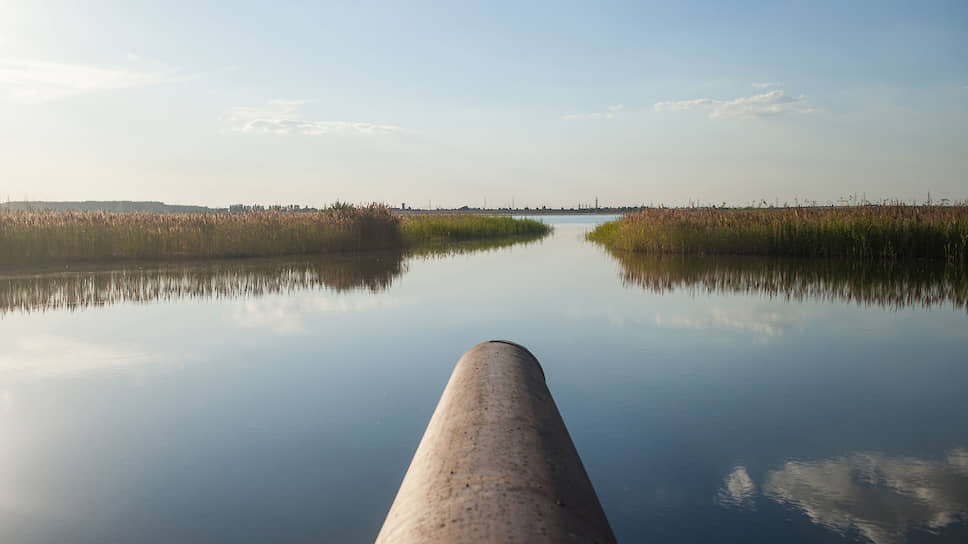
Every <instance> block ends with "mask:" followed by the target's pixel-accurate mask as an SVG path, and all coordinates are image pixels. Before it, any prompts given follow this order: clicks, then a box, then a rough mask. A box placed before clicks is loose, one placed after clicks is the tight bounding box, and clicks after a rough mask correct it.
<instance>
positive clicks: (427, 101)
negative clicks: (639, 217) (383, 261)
mask: <svg viewBox="0 0 968 544" xmlns="http://www.w3.org/2000/svg"><path fill="white" fill-rule="evenodd" d="M966 126H968V2H964V1H954V2H941V1H928V0H925V1H922V2H902V3H897V2H889V1H878V2H860V1H856V2H830V3H823V2H781V1H773V2H725V1H721V2H708V3H707V2H688V3H687V2H655V3H650V2H628V3H622V2H617V3H613V2H561V1H559V2H496V1H491V2H472V1H459V2H404V1H393V2H364V1H356V2H345V3H341V2H305V3H301V2H245V1H241V0H238V1H233V2H202V1H194V2H192V1H188V2H182V1H175V0H168V1H157V2H141V1H136V0H127V1H117V2H111V1H98V0H90V1H86V2H79V1H73V2H66V1H64V2H45V1H42V0H23V1H12V0H0V198H2V199H3V200H8V199H10V200H24V199H29V200H160V201H164V202H168V203H180V204H203V205H210V206H226V205H229V204H233V203H263V204H274V203H296V204H303V205H312V206H321V205H325V204H327V203H331V202H333V201H335V200H341V201H349V202H354V203H366V202H384V203H388V204H391V205H394V206H399V205H400V203H403V202H405V203H407V204H408V205H411V206H414V207H426V206H428V205H429V206H432V207H437V206H445V207H451V206H462V205H469V206H475V207H476V206H482V205H484V204H485V203H486V205H487V206H488V207H504V206H508V205H510V204H512V202H513V203H514V205H515V206H518V207H524V206H530V207H540V206H542V205H547V206H549V207H560V206H565V207H570V206H576V205H578V204H582V205H588V204H592V203H594V201H595V199H596V198H598V199H599V202H600V203H601V204H602V205H639V204H666V205H685V204H688V203H690V202H699V203H703V204H719V203H721V202H726V203H728V204H748V203H750V202H760V201H762V200H765V201H767V202H769V203H779V204H783V203H784V202H787V203H789V204H794V203H795V202H800V203H802V202H805V201H813V200H816V201H819V202H827V201H831V202H837V201H839V199H841V198H847V197H849V195H854V194H856V195H858V196H860V197H866V198H867V199H868V200H871V201H881V200H883V199H901V200H909V201H910V200H917V201H923V200H925V199H926V198H927V197H928V193H929V192H930V194H931V197H932V199H933V200H934V201H939V200H940V199H942V198H948V199H951V200H963V199H968V145H966V144H968V139H966V129H965V127H966Z"/></svg>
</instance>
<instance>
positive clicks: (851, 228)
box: [588, 206, 968, 264]
mask: <svg viewBox="0 0 968 544" xmlns="http://www.w3.org/2000/svg"><path fill="white" fill-rule="evenodd" d="M588 238H589V239H591V240H594V241H596V242H599V243H601V244H603V245H605V246H606V247H608V248H610V249H614V250H619V251H631V252H638V253H654V254H663V253H679V254H693V255H766V256H778V257H779V256H786V257H824V258H827V257H848V258H862V259H944V260H946V261H948V262H954V263H961V264H966V263H968V207H965V206H855V207H837V208H833V207H831V208H753V209H750V208H747V209H721V208H720V209H717V208H697V209H683V208H678V209H665V208H662V209H647V210H643V211H640V212H635V213H631V214H628V215H626V216H624V217H622V218H621V219H619V220H617V221H611V222H608V223H605V224H603V225H600V226H599V227H598V228H596V229H595V230H594V231H592V232H591V233H589V235H588Z"/></svg>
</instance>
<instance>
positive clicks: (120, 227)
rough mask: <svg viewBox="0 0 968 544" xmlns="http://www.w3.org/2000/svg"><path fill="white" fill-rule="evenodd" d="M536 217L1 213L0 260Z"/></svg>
mask: <svg viewBox="0 0 968 544" xmlns="http://www.w3.org/2000/svg"><path fill="white" fill-rule="evenodd" d="M548 232H550V227H548V226H547V225H545V224H544V223H541V222H539V221H533V220H525V219H512V218H509V217H491V216H439V215H433V216H430V215H427V216H408V217H404V218H401V217H399V216H397V215H394V214H393V213H392V212H391V210H390V209H389V208H387V207H385V206H381V205H369V206H362V207H355V206H347V205H338V206H334V207H331V208H329V209H326V210H323V211H321V212H316V213H285V212H274V211H268V212H253V213H244V214H154V213H103V212H80V213H74V212H67V213H56V212H2V213H0V265H43V264H66V263H102V262H118V261H153V260H204V259H232V258H248V257H277V256H285V255H321V254H337V253H347V252H359V251H380V250H410V249H414V248H418V247H420V246H423V245H436V246H439V245H442V244H447V243H460V242H467V241H484V240H498V239H502V238H509V237H519V236H522V237H527V236H532V237H533V236H543V235H545V234H547V233H548Z"/></svg>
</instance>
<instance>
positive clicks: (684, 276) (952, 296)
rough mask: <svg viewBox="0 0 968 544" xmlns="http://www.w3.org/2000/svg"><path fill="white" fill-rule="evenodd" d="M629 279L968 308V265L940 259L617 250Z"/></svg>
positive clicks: (668, 287) (661, 287)
mask: <svg viewBox="0 0 968 544" xmlns="http://www.w3.org/2000/svg"><path fill="white" fill-rule="evenodd" d="M611 253H612V255H613V256H614V257H615V258H616V259H618V260H619V262H620V263H621V265H622V272H621V275H622V282H623V283H624V284H625V285H637V286H639V287H642V288H644V289H647V290H649V291H652V292H655V293H660V294H661V293H667V292H672V291H675V290H680V289H685V290H687V291H690V292H693V293H707V294H709V293H747V294H759V295H765V296H768V297H770V298H774V297H779V298H785V299H787V300H796V301H802V300H826V301H846V302H853V303H856V304H859V305H862V306H880V307H884V308H891V309H900V308H905V307H922V308H932V307H942V306H949V305H950V306H951V307H953V308H961V309H964V310H966V311H968V273H966V270H965V268H964V266H963V265H961V266H959V265H948V264H945V263H939V262H927V261H924V262H913V263H904V262H887V261H852V260H834V259H831V260H808V259H772V258H758V257H685V256H653V255H642V254H631V253H621V252H611Z"/></svg>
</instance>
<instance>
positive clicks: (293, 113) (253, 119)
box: [222, 100, 404, 136]
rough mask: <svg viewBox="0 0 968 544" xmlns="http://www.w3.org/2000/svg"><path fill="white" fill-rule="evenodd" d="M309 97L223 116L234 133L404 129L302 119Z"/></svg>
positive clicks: (272, 102)
mask: <svg viewBox="0 0 968 544" xmlns="http://www.w3.org/2000/svg"><path fill="white" fill-rule="evenodd" d="M308 102H309V101H308V100H270V101H269V103H268V104H267V105H266V106H262V107H257V108H250V107H236V108H232V109H230V110H229V112H228V113H227V114H226V115H224V116H223V117H222V119H223V120H224V121H228V122H229V123H230V124H231V125H232V130H233V131H235V132H244V133H267V134H302V135H306V136H319V135H323V134H333V133H340V132H352V133H359V134H376V135H386V134H395V133H400V132H403V131H404V129H402V128H401V127H398V126H395V125H380V124H374V123H365V122H358V121H309V120H305V119H300V118H299V115H298V112H299V107H300V106H302V105H303V104H307V103H308Z"/></svg>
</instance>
